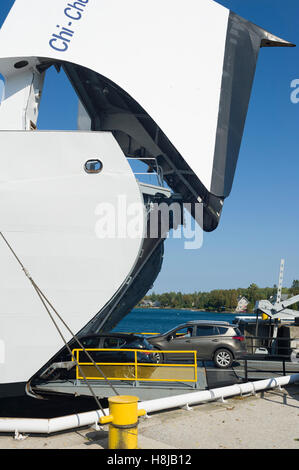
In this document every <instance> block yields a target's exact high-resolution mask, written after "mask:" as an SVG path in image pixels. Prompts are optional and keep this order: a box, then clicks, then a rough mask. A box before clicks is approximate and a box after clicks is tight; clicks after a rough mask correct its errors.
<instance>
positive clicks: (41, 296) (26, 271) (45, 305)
mask: <svg viewBox="0 0 299 470" xmlns="http://www.w3.org/2000/svg"><path fill="white" fill-rule="evenodd" d="M0 235H1V237H2V239H3V241H4V242H5V243H6V245H7V246H8V248H9V250H10V251H11V253H12V254H13V256H14V257H15V259H16V260H17V262H18V263H19V265H20V266H21V268H22V270H23V271H24V273H25V275H26V277H27V278H28V279H29V281H30V282H31V284H32V286H33V288H34V290H35V292H36V293H37V295H38V297H39V299H40V301H41V302H42V304H43V306H44V308H45V310H46V311H47V313H48V315H49V317H50V318H51V320H52V322H53V324H54V326H55V328H56V330H57V331H58V334H59V335H60V337H61V339H62V340H63V342H64V344H65V346H66V348H67V349H68V351H69V353H70V354H71V357H72V359H73V361H74V362H75V364H76V366H77V367H78V369H79V370H80V373H81V375H82V377H83V378H84V381H85V383H86V385H87V387H88V389H89V391H90V393H91V394H92V396H93V398H94V399H95V401H96V403H97V405H98V406H99V408H100V409H101V411H102V412H103V414H104V415H105V411H104V409H103V407H102V405H101V404H100V402H99V400H98V398H97V396H96V395H95V393H94V391H93V389H92V387H91V386H90V384H89V382H88V380H87V378H86V376H85V374H84V372H83V370H82V368H81V366H80V364H79V363H78V361H77V359H76V358H75V356H74V355H73V352H72V350H71V348H70V347H69V345H68V343H67V341H66V339H65V338H64V336H63V334H62V332H61V330H60V328H59V326H58V324H57V323H56V321H55V319H54V318H53V315H52V314H51V312H50V310H49V308H48V307H47V304H48V305H49V307H50V308H51V309H52V310H53V312H54V313H55V314H56V315H57V317H58V318H59V320H60V321H61V322H62V324H63V325H64V326H65V327H66V329H67V330H68V331H69V333H70V334H71V335H72V337H73V339H75V341H76V342H77V343H78V345H79V346H80V348H82V349H83V351H84V352H85V354H86V355H87V357H88V358H89V360H90V361H91V362H92V363H93V365H94V366H95V367H96V369H97V370H98V372H100V374H101V375H102V376H103V378H104V379H105V380H106V382H107V383H108V385H109V386H110V387H111V388H112V390H113V392H114V393H115V394H116V395H119V393H118V392H117V391H116V389H115V388H114V387H113V385H112V384H111V382H110V381H109V380H108V378H107V377H106V375H105V374H104V373H103V371H102V370H101V369H100V368H99V367H98V365H97V364H96V362H95V361H94V359H93V358H92V357H91V355H90V354H89V352H88V351H87V350H86V349H85V347H84V346H83V345H82V343H81V342H80V340H79V338H77V336H76V335H75V334H74V333H73V332H72V330H71V329H70V328H69V326H68V325H67V323H66V322H65V321H64V319H63V318H62V317H61V315H60V314H59V313H58V312H57V310H56V309H55V308H54V306H53V305H52V304H51V302H50V301H49V300H48V298H47V297H46V296H45V294H44V293H43V292H42V291H41V289H40V288H39V287H38V285H37V284H36V283H35V281H34V280H33V278H32V277H31V275H30V273H29V272H28V270H27V269H26V268H25V266H24V264H23V263H22V261H21V260H20V258H19V257H18V256H17V254H16V252H15V251H14V249H13V248H12V246H11V245H10V243H9V242H8V240H7V239H6V238H5V236H4V235H3V233H2V232H0Z"/></svg>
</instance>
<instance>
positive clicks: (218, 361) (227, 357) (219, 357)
mask: <svg viewBox="0 0 299 470" xmlns="http://www.w3.org/2000/svg"><path fill="white" fill-rule="evenodd" d="M233 361H234V357H233V355H232V353H231V352H230V351H229V350H228V349H225V348H223V349H218V350H217V351H216V352H215V354H214V363H215V366H216V367H218V369H227V368H228V367H231V365H232V363H233Z"/></svg>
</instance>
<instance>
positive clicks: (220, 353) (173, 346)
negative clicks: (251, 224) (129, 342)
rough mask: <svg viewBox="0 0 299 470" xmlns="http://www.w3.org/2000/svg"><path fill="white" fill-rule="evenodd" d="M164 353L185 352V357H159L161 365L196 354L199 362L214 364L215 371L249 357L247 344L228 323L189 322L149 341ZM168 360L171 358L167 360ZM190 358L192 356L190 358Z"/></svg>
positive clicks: (238, 331) (175, 355)
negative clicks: (193, 352)
mask: <svg viewBox="0 0 299 470" xmlns="http://www.w3.org/2000/svg"><path fill="white" fill-rule="evenodd" d="M148 342H149V343H151V344H152V345H153V346H154V347H155V348H157V349H160V350H161V351H163V350H164V351H171V350H172V351H182V354H180V353H178V354H173V355H172V354H165V355H163V353H160V361H161V362H162V361H165V362H169V360H170V358H171V359H175V360H177V359H186V357H187V354H185V355H184V353H183V351H197V358H198V360H213V361H214V363H215V365H216V367H219V368H222V369H225V368H227V367H230V366H231V365H232V363H233V361H234V359H241V358H242V357H244V356H245V355H246V354H247V348H246V341H245V338H244V336H243V335H242V334H241V332H240V330H239V329H238V328H237V327H236V326H235V325H231V324H229V323H227V322H220V321H202V320H198V321H190V322H187V323H185V324H183V325H179V326H177V327H176V328H173V329H172V330H170V331H167V332H166V333H164V334H161V335H157V336H152V337H151V338H148ZM168 356H169V357H168ZM188 356H189V357H190V355H188Z"/></svg>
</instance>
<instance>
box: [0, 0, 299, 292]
mask: <svg viewBox="0 0 299 470" xmlns="http://www.w3.org/2000/svg"><path fill="white" fill-rule="evenodd" d="M13 3H14V2H13V1H12V0H1V4H0V23H2V21H3V19H4V17H5V15H6V14H7V12H8V11H9V9H10V7H11V5H12V4H13ZM218 3H221V4H222V5H224V6H226V7H227V8H230V9H231V10H233V11H235V12H236V13H237V14H239V15H240V16H243V17H244V18H246V19H248V20H250V21H252V22H253V23H256V24H258V25H259V26H262V27H264V28H265V29H267V30H268V31H270V32H271V33H273V34H276V35H277V36H279V37H281V38H283V39H286V40H289V41H291V42H293V43H295V44H297V45H298V47H297V48H290V49H289V48H281V49H280V48H273V49H272V48H268V49H262V50H261V52H260V56H259V61H258V66H257V72H256V77H255V82H254V86H253V92H252V97H251V102H250V106H249V112H248V117H247V122H246V127H245V133H244V138H243V142H242V147H241V152H240V157H239V161H238V166H237V170H236V175H235V180H234V185H233V189H232V192H231V194H230V196H229V198H228V199H227V200H226V201H225V204H224V209H223V214H222V218H221V222H220V225H219V227H218V229H217V230H216V231H214V232H213V233H205V234H204V241H203V246H202V248H201V249H199V250H184V240H174V239H170V240H168V241H167V242H166V244H165V245H166V246H165V257H164V263H163V267H162V271H161V273H160V275H159V277H158V278H157V280H156V282H155V284H154V290H155V292H164V291H170V290H175V291H181V292H194V291H207V290H212V289H216V288H237V287H247V286H248V285H249V284H250V283H252V282H255V283H256V284H258V285H259V286H261V287H263V286H271V285H273V284H274V283H277V282H278V274H279V264H280V259H281V258H282V257H283V258H285V276H284V286H289V285H290V284H291V283H292V280H293V279H298V278H299V249H298V245H299V189H298V188H299V184H298V183H299V152H298V133H299V132H298V131H299V103H298V104H293V103H292V102H291V99H290V95H291V92H292V89H291V82H292V81H293V80H295V79H298V80H299V2H298V0H219V1H218ZM57 79H58V80H59V81H60V82H61V85H62V88H61V90H62V94H60V95H56V99H55V100H49V101H46V102H45V103H44V111H43V112H42V113H41V115H40V119H39V128H40V129H45V128H55V127H56V128H57V129H63V128H67V129H74V128H75V127H76V119H75V115H76V109H77V103H76V100H75V97H74V94H73V91H72V90H71V88H70V87H69V86H68V84H67V82H66V80H65V78H64V76H63V75H60V76H58V77H56V80H57ZM53 80H54V71H53V72H51V73H50V74H49V77H48V79H47V82H46V84H45V92H46V91H47V90H49V91H51V90H52V89H53ZM56 90H57V88H56ZM44 96H46V93H45V95H44ZM298 96H299V94H298ZM65 104H67V110H68V111H67V115H66V111H65V110H66V107H65ZM59 108H60V110H61V112H59ZM45 110H46V112H45ZM54 112H55V120H54ZM60 117H61V121H59V119H60ZM57 119H58V120H57ZM66 121H67V126H66V125H65V122H66Z"/></svg>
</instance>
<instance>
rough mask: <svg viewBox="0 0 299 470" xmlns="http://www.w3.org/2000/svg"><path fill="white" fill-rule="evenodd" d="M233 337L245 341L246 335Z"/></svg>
mask: <svg viewBox="0 0 299 470" xmlns="http://www.w3.org/2000/svg"><path fill="white" fill-rule="evenodd" d="M233 339H235V340H236V341H245V338H244V336H233Z"/></svg>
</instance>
